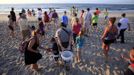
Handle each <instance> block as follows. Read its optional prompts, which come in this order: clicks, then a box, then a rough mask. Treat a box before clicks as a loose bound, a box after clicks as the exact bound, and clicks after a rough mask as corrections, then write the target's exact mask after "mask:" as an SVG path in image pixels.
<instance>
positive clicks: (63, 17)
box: [62, 15, 68, 25]
mask: <svg viewBox="0 0 134 75" xmlns="http://www.w3.org/2000/svg"><path fill="white" fill-rule="evenodd" d="M62 22H63V23H64V24H66V25H68V17H67V16H66V15H64V16H62Z"/></svg>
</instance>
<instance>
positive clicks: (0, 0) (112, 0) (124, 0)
mask: <svg viewBox="0 0 134 75" xmlns="http://www.w3.org/2000/svg"><path fill="white" fill-rule="evenodd" d="M25 3H98V4H99V3H105V4H134V0H0V4H25Z"/></svg>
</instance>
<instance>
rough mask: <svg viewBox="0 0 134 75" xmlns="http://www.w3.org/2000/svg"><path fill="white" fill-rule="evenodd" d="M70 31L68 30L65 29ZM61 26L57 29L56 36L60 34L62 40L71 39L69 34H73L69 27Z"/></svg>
mask: <svg viewBox="0 0 134 75" xmlns="http://www.w3.org/2000/svg"><path fill="white" fill-rule="evenodd" d="M64 29H65V30H66V31H67V32H68V33H67V32H66V31H65V30H64ZM64 29H63V28H59V29H58V30H57V31H56V35H55V36H56V37H57V36H59V37H60V40H61V42H68V41H69V37H70V36H69V34H71V30H70V29H68V28H64Z"/></svg>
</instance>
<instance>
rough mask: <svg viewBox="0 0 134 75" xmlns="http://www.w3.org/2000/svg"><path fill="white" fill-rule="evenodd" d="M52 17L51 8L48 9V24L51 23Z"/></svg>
mask: <svg viewBox="0 0 134 75" xmlns="http://www.w3.org/2000/svg"><path fill="white" fill-rule="evenodd" d="M52 15H53V11H52V8H49V14H48V16H49V19H50V22H51V21H52Z"/></svg>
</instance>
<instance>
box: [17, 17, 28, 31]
mask: <svg viewBox="0 0 134 75" xmlns="http://www.w3.org/2000/svg"><path fill="white" fill-rule="evenodd" d="M19 27H20V31H22V30H28V21H27V19H19Z"/></svg>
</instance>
